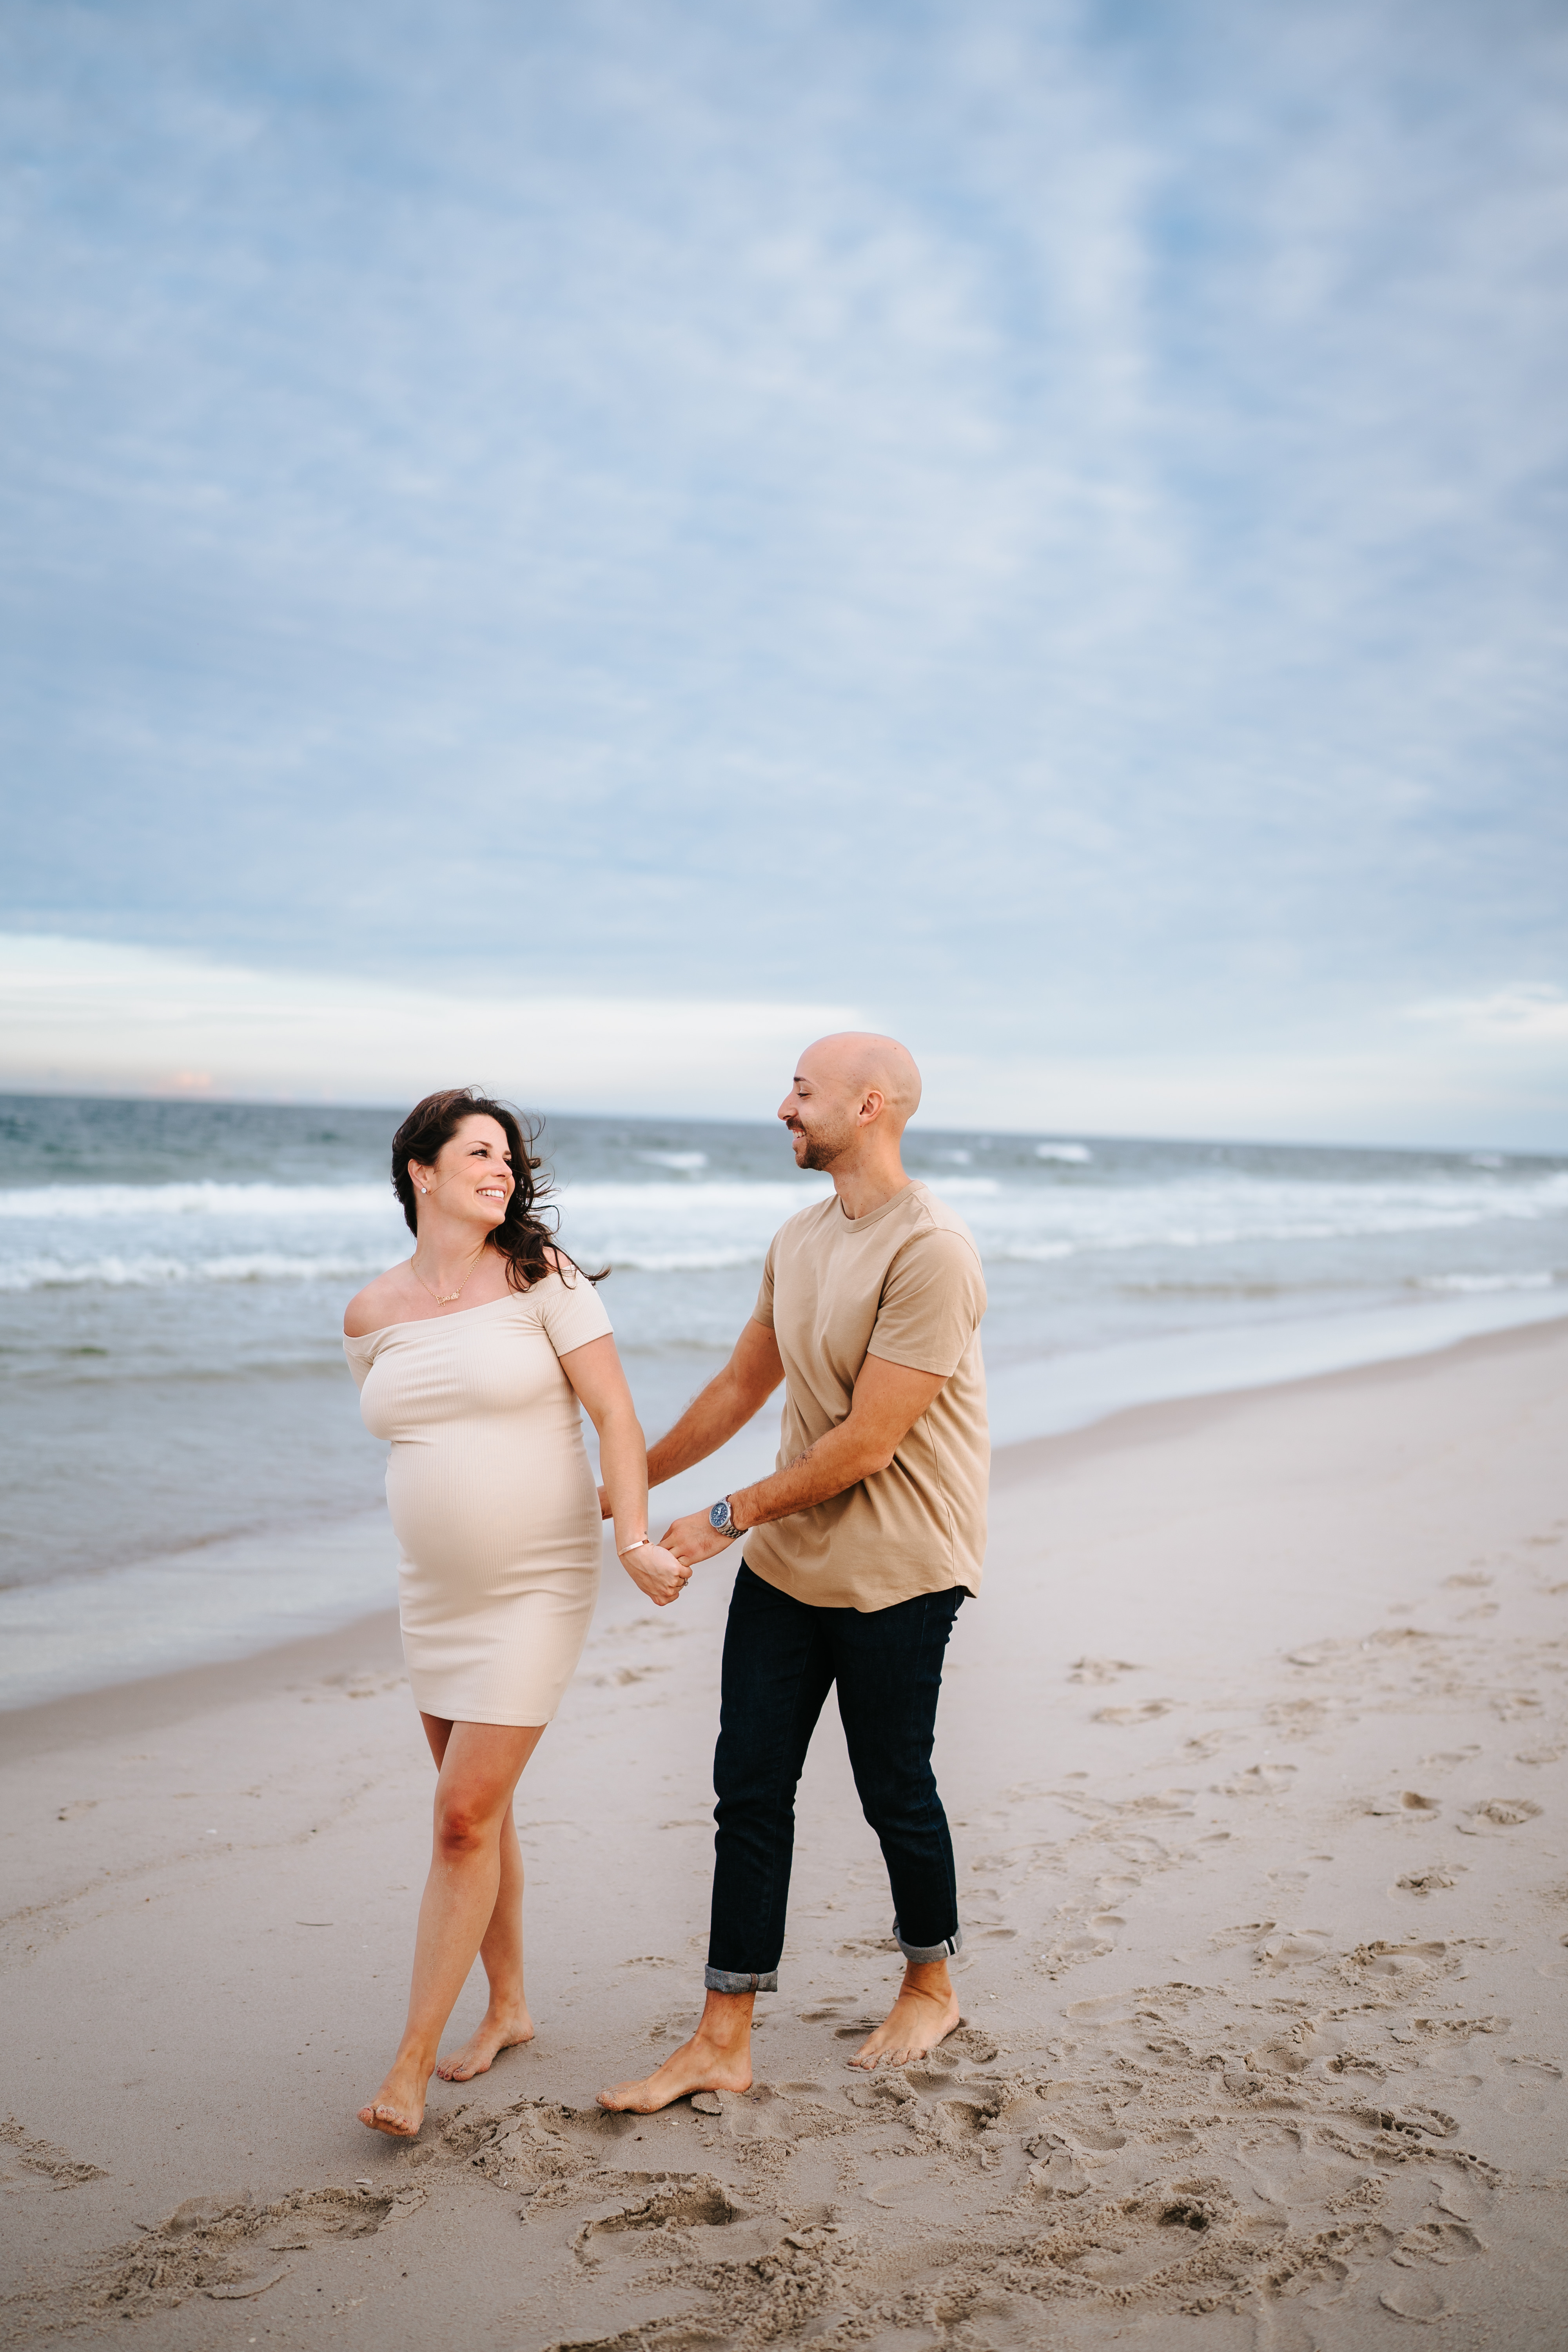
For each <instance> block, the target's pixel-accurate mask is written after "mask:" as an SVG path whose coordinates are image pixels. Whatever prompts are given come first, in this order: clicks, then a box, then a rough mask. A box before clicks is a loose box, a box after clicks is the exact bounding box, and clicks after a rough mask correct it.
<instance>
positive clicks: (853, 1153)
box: [779, 1029, 921, 1182]
mask: <svg viewBox="0 0 1568 2352" xmlns="http://www.w3.org/2000/svg"><path fill="white" fill-rule="evenodd" d="M920 1100H921V1074H920V1072H919V1070H918V1069H917V1068H916V1067H915V1057H914V1055H912V1054H911V1053H910V1049H909V1047H908V1046H907V1045H900V1043H899V1041H898V1039H897V1038H896V1037H881V1036H879V1035H878V1034H876V1033H875V1032H874V1031H872V1030H868V1029H845V1030H841V1031H840V1032H839V1033H838V1034H837V1035H836V1036H832V1037H819V1038H818V1039H817V1041H816V1045H808V1046H807V1047H806V1049H805V1053H804V1054H803V1055H801V1057H800V1060H799V1062H798V1063H797V1064H796V1066H795V1083H794V1085H793V1086H792V1087H791V1088H790V1090H789V1093H788V1094H787V1095H786V1096H785V1097H784V1101H783V1102H782V1103H781V1104H780V1106H779V1117H780V1118H782V1119H783V1120H784V1123H785V1125H786V1126H787V1127H788V1128H789V1130H790V1133H791V1134H792V1136H793V1137H794V1138H795V1164H796V1166H797V1167H801V1168H824V1169H830V1168H834V1167H836V1166H840V1165H843V1166H851V1165H854V1164H855V1162H856V1161H857V1160H859V1159H860V1158H861V1157H862V1156H863V1155H864V1154H865V1152H867V1151H868V1150H869V1151H870V1153H871V1155H872V1159H873V1161H874V1162H875V1161H878V1160H880V1159H882V1158H883V1157H884V1156H886V1155H889V1154H890V1155H891V1160H892V1164H893V1165H894V1166H896V1165H897V1163H898V1151H899V1138H900V1136H901V1135H902V1133H903V1131H904V1129H905V1128H906V1127H907V1125H908V1124H909V1122H910V1119H911V1118H913V1117H914V1114H915V1112H916V1111H917V1110H918V1109H919V1108H920ZM847 1155H848V1157H847ZM898 1181H900V1182H902V1181H905V1180H904V1178H903V1177H902V1174H901V1173H900V1177H899V1180H898Z"/></svg>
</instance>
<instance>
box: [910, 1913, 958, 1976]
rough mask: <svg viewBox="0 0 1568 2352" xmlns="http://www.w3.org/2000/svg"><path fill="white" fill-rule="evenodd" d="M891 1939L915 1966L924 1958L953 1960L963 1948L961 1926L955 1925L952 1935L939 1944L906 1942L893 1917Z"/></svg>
mask: <svg viewBox="0 0 1568 2352" xmlns="http://www.w3.org/2000/svg"><path fill="white" fill-rule="evenodd" d="M893 1941H894V1943H895V1944H897V1946H898V1948H899V1949H900V1952H902V1954H903V1956H904V1958H905V1959H906V1960H910V1961H913V1962H914V1963H915V1964H916V1965H917V1966H918V1965H919V1964H920V1963H921V1961H924V1960H954V1959H956V1958H958V1955H959V1953H960V1952H962V1951H963V1928H962V1927H955V1928H954V1929H953V1931H952V1935H951V1936H949V1937H947V1938H946V1939H945V1940H944V1941H943V1942H942V1943H940V1944H906V1943H905V1941H904V1939H903V1937H901V1936H900V1933H899V1923H898V1921H897V1920H896V1919H895V1920H894V1922H893Z"/></svg>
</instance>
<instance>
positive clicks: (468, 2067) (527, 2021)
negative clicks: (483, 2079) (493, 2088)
mask: <svg viewBox="0 0 1568 2352" xmlns="http://www.w3.org/2000/svg"><path fill="white" fill-rule="evenodd" d="M532 2039H533V2020H532V2018H531V2017H530V2015H529V2013H528V2011H527V2010H526V2009H523V2008H521V2007H520V2008H517V2009H510V2010H508V2011H506V2013H505V2015H504V2016H497V2015H496V2014H495V2012H494V2011H490V2010H487V2011H485V2014H484V2016H483V2018H482V2019H481V2020H480V2022H479V2026H478V2028H477V2030H476V2031H475V2032H472V2033H470V2034H469V2036H468V2040H467V2041H466V2042H464V2044H463V2046H462V2048H461V2049H460V2050H459V2051H458V2053H457V2056H456V2057H455V2058H443V2059H442V2061H441V2063H440V2064H439V2065H438V2066H437V2069H436V2072H437V2074H439V2075H440V2077H441V2080H442V2081H443V2083H471V2082H472V2080H473V2078H474V2076H475V2075H476V2074H488V2073H489V2068H490V2066H491V2064H492V2063H493V2062H494V2060H495V2059H496V2058H497V2056H498V2055H499V2054H500V2052H501V2051H503V2050H510V2049H511V2048H512V2047H513V2045H514V2044H515V2043H517V2042H531V2041H532Z"/></svg>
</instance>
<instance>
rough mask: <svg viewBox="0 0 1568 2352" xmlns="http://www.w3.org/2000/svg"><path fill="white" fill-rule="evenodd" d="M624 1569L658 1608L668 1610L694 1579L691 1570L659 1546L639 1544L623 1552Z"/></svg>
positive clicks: (640, 1590)
mask: <svg viewBox="0 0 1568 2352" xmlns="http://www.w3.org/2000/svg"><path fill="white" fill-rule="evenodd" d="M621 1566H622V1567H623V1568H624V1569H625V1570H626V1574H627V1575H628V1576H629V1577H630V1578H631V1580H632V1582H633V1583H634V1584H635V1585H636V1586H637V1591H639V1592H646V1593H647V1597H648V1599H649V1600H650V1601H652V1602H653V1605H654V1607H655V1608H656V1609H668V1606H669V1604H670V1602H671V1601H679V1598H680V1596H681V1594H682V1592H683V1591H685V1589H686V1587H687V1585H688V1584H689V1582H690V1580H691V1570H689V1568H688V1567H686V1566H685V1564H684V1563H683V1562H682V1561H680V1560H679V1559H676V1557H675V1555H674V1553H673V1552H668V1551H666V1550H665V1549H664V1548H663V1546H662V1545H660V1544H639V1545H638V1546H637V1549H636V1550H635V1551H628V1552H624V1553H623V1554H622V1556H621Z"/></svg>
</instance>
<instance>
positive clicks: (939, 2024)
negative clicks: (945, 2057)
mask: <svg viewBox="0 0 1568 2352" xmlns="http://www.w3.org/2000/svg"><path fill="white" fill-rule="evenodd" d="M938 1965H940V1963H939V1964H938ZM927 1973H929V1970H928V1969H926V1968H924V1967H922V1968H921V1969H918V1970H917V1969H914V1968H911V1969H910V1970H909V1971H908V1973H907V1974H906V1976H905V1978H904V1981H903V1983H902V1984H901V1985H900V1988H899V1997H898V1999H897V2000H896V2001H895V2002H894V2003H893V2006H892V2007H891V2009H890V2010H889V2011H888V2014H887V2016H886V2017H885V2018H884V2019H883V2020H882V2022H881V2024H880V2025H879V2027H878V2028H877V2031H876V2032H875V2033H869V2034H868V2035H867V2037H866V2039H865V2041H864V2042H862V2043H861V2044H860V2047H859V2049H858V2050H857V2052H856V2053H855V2055H854V2057H853V2058H851V2059H849V2060H848V2061H847V2063H848V2064H849V2065H851V2066H858V2067H859V2068H860V2069H861V2071H862V2073H864V2074H875V2073H876V2071H877V2068H878V2067H879V2065H880V2064H881V2063H882V2061H883V2059H884V2058H885V2059H886V2060H887V2062H888V2063H889V2066H912V2065H914V2063H916V2061H917V2060H918V2059H921V2058H926V2057H929V2056H930V2054H931V2052H932V2051H933V2050H934V2049H935V2048H936V2045H937V2043H938V2042H945V2041H946V2039H947V2037H948V2035H949V2034H950V2033H951V2032H952V2030H953V2028H954V2026H956V2025H958V2024H960V2023H961V2022H962V2020H961V2019H960V2017H959V2013H958V1995H957V1994H956V1993H955V1992H954V1991H953V1990H952V1984H951V1983H950V1982H947V1981H945V1979H946V1978H947V1970H946V1969H945V1968H942V1979H944V1981H942V1982H939V1983H936V1984H933V1985H930V1986H927V1985H920V1984H911V1982H910V1978H911V1977H913V1976H915V1975H916V1974H920V1975H925V1974H927Z"/></svg>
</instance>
